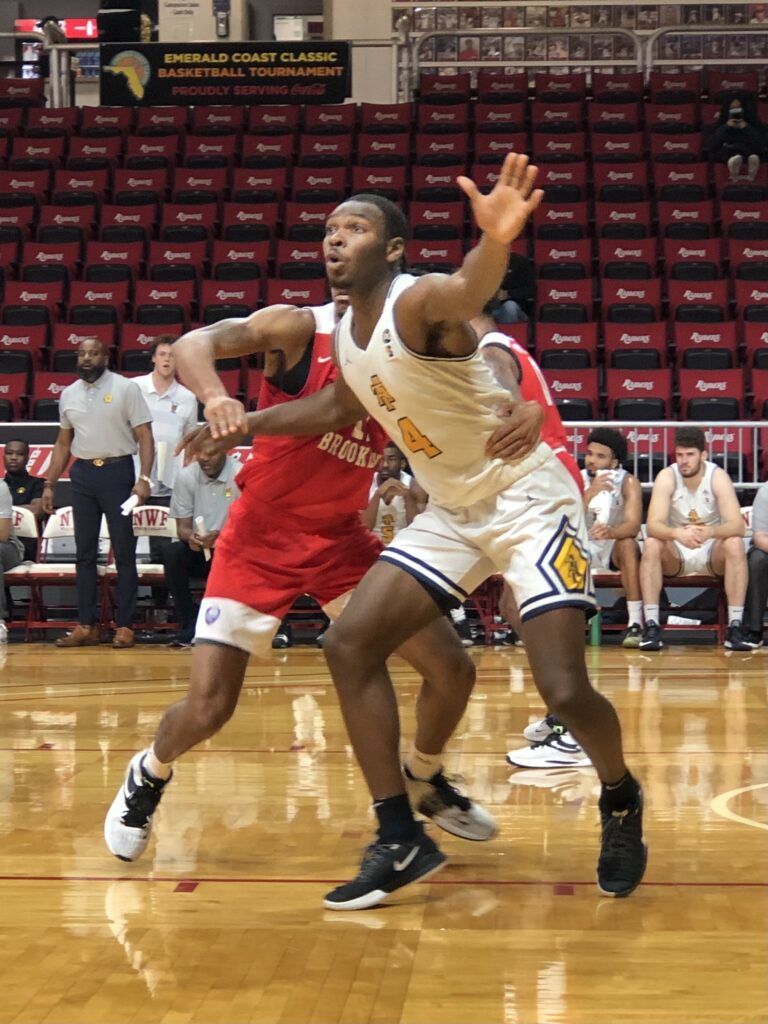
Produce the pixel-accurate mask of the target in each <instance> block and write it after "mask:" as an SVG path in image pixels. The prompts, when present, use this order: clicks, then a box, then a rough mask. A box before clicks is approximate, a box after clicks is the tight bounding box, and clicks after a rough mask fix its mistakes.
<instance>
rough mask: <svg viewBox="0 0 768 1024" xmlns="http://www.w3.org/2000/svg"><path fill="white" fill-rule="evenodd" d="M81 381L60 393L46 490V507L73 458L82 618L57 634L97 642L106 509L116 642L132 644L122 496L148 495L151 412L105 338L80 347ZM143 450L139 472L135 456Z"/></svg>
mask: <svg viewBox="0 0 768 1024" xmlns="http://www.w3.org/2000/svg"><path fill="white" fill-rule="evenodd" d="M77 370H78V373H79V375H80V380H78V381H75V383H74V384H70V385H69V387H66V388H64V390H63V391H62V393H61V397H60V399H59V418H60V421H61V426H60V427H59V433H58V436H57V438H56V444H55V445H54V448H53V454H52V456H51V464H50V467H49V469H48V474H47V476H46V481H45V489H44V490H43V511H44V512H46V513H47V514H50V513H52V512H53V494H54V488H55V487H56V481H57V480H58V479H59V477H60V476H61V474H62V473H63V472H64V469H65V468H66V466H67V463H68V462H69V458H70V455H74V457H75V461H74V462H73V463H72V467H71V469H70V471H69V479H70V481H71V483H72V510H73V512H74V519H75V549H76V556H75V557H76V561H77V607H78V622H79V625H78V626H76V627H75V629H74V630H72V632H71V633H68V634H67V636H65V637H62V638H61V639H59V640H57V641H56V644H57V646H58V647H82V646H83V645H88V644H97V643H98V642H99V631H98V626H97V623H98V621H99V590H98V576H97V569H96V560H97V557H98V553H99V530H100V527H101V517H102V515H104V516H106V519H107V526H108V527H109V539H110V543H111V545H112V550H113V552H114V555H115V567H116V569H117V586H116V588H115V590H116V593H115V605H116V607H115V622H116V625H117V632H116V633H115V638H114V640H113V642H112V646H113V647H133V643H134V637H133V629H132V628H131V627H132V625H133V615H134V611H135V609H136V593H137V590H138V576H137V573H136V537H135V536H134V533H133V521H132V519H131V516H130V515H127V516H124V515H123V514H122V509H121V507H120V506H121V505H122V503H123V502H124V501H125V500H126V499H127V498H128V497H129V496H130V495H132V494H135V495H136V497H137V499H138V502H139V504H144V503H145V502H146V501H147V499H148V498H149V492H150V487H151V483H152V481H151V479H150V476H149V474H150V472H151V470H152V463H153V461H154V457H155V446H154V443H153V441H152V430H151V428H150V422H151V420H152V415H151V413H150V411H149V408H148V407H147V403H146V402H145V400H144V396H143V395H142V393H141V390H140V389H139V388H138V387H137V386H136V384H135V383H134V382H133V381H132V380H129V379H128V378H127V377H121V376H120V375H119V374H117V373H112V372H111V370H109V369H107V352H106V350H105V348H104V346H103V345H102V344H101V342H100V341H95V340H93V339H90V338H89V339H87V340H86V341H84V342H82V343H81V344H80V347H79V348H78V350H77ZM137 449H138V452H139V459H140V465H139V470H140V472H139V477H138V479H136V474H135V471H134V465H133V456H134V454H135V453H136V451H137Z"/></svg>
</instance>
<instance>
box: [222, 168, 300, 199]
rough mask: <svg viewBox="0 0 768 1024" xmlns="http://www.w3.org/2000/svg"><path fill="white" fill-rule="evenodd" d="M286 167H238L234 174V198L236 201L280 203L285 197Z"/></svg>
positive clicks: (232, 189)
mask: <svg viewBox="0 0 768 1024" xmlns="http://www.w3.org/2000/svg"><path fill="white" fill-rule="evenodd" d="M287 187H288V170H287V168H285V167H263V168H256V167H236V168H235V170H234V171H233V174H232V188H231V195H232V200H233V201H234V202H236V203H279V202H282V201H283V200H284V199H285V194H286V190H287Z"/></svg>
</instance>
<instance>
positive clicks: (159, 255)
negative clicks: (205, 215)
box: [147, 241, 208, 281]
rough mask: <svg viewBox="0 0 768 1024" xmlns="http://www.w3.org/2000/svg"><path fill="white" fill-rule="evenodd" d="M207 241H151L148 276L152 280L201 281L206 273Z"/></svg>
mask: <svg viewBox="0 0 768 1024" xmlns="http://www.w3.org/2000/svg"><path fill="white" fill-rule="evenodd" d="M207 248H208V247H207V243H206V242H162V241H161V242H150V243H149V255H148V258H147V277H148V278H149V280H151V281H199V279H200V278H201V277H203V276H204V274H205V270H206V267H205V262H206V251H207Z"/></svg>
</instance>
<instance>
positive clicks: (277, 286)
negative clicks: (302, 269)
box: [267, 278, 327, 306]
mask: <svg viewBox="0 0 768 1024" xmlns="http://www.w3.org/2000/svg"><path fill="white" fill-rule="evenodd" d="M326 301H327V290H326V284H325V281H281V280H279V279H277V278H273V279H272V280H270V281H268V282H267V305H268V306H271V305H273V304H275V303H288V305H291V306H320V305H322V304H323V303H324V302H326Z"/></svg>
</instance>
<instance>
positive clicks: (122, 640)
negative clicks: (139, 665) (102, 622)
mask: <svg viewBox="0 0 768 1024" xmlns="http://www.w3.org/2000/svg"><path fill="white" fill-rule="evenodd" d="M135 642H136V641H135V640H134V639H133V630H132V629H129V628H128V626H118V627H117V629H116V630H115V639H114V640H113V641H112V646H113V647H133V645H134V643H135Z"/></svg>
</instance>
